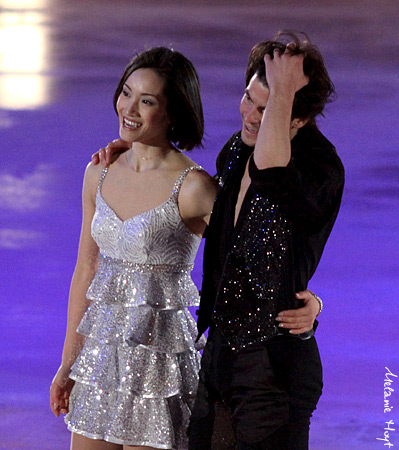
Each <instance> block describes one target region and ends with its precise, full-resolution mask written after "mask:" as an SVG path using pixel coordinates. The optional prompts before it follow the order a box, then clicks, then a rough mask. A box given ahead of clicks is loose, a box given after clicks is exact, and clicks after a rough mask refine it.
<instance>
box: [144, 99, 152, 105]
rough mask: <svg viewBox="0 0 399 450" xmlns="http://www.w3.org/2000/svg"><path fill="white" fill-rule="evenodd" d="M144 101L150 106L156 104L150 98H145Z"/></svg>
mask: <svg viewBox="0 0 399 450" xmlns="http://www.w3.org/2000/svg"><path fill="white" fill-rule="evenodd" d="M143 103H144V104H145V105H149V106H153V105H154V103H153V102H152V101H150V100H145V99H144V100H143Z"/></svg>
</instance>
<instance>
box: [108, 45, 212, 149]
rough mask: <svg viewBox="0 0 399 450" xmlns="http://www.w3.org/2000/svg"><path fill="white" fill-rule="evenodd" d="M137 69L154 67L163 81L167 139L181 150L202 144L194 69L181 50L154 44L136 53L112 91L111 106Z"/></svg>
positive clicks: (199, 101) (201, 127)
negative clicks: (167, 124) (166, 115)
mask: <svg viewBox="0 0 399 450" xmlns="http://www.w3.org/2000/svg"><path fill="white" fill-rule="evenodd" d="M138 69H152V70H154V71H155V72H156V73H157V74H158V75H159V76H160V77H161V78H162V79H163V80H164V83H165V88H164V94H165V96H166V98H167V111H168V116H169V119H170V123H171V125H170V127H169V131H168V139H169V140H170V141H171V142H173V143H174V144H175V145H176V146H177V147H178V148H180V149H182V150H192V149H193V148H194V147H196V146H201V145H202V138H203V135H204V115H203V111H202V103H201V96H200V85H199V79H198V75H197V72H196V70H195V68H194V66H193V64H192V63H191V61H189V60H188V59H187V58H186V57H185V56H183V55H182V54H181V53H179V52H177V51H175V50H172V49H169V48H166V47H154V48H151V49H149V50H146V51H143V52H141V53H138V54H137V55H136V56H135V57H134V58H133V59H132V60H131V61H130V63H129V64H128V66H127V67H126V69H125V72H124V74H123V76H122V78H121V80H120V81H119V84H118V87H117V88H116V91H115V94H114V108H115V111H117V109H116V104H117V101H118V98H119V96H120V94H121V92H122V89H123V85H124V84H125V82H126V80H127V79H128V78H129V77H130V75H131V74H132V73H133V72H134V71H135V70H138Z"/></svg>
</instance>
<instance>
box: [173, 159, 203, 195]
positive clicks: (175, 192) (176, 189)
mask: <svg viewBox="0 0 399 450" xmlns="http://www.w3.org/2000/svg"><path fill="white" fill-rule="evenodd" d="M193 170H204V168H203V167H201V166H197V165H195V166H190V167H187V169H184V170H183V172H182V173H181V174H180V175H179V176H178V178H177V180H176V182H175V185H174V186H173V191H172V195H171V198H173V199H174V200H177V198H178V197H179V192H180V189H181V187H182V184H183V181H184V179H185V178H186V176H187V175H188V174H189V173H190V172H192V171H193Z"/></svg>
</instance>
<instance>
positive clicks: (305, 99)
mask: <svg viewBox="0 0 399 450" xmlns="http://www.w3.org/2000/svg"><path fill="white" fill-rule="evenodd" d="M288 43H293V45H290V46H289V50H290V52H291V53H292V54H293V55H298V54H303V55H304V60H303V71H304V73H305V75H307V76H308V77H309V83H308V84H307V85H306V86H304V87H303V88H302V89H300V90H299V91H298V92H297V93H296V94H295V98H294V105H293V108H292V119H295V118H298V119H309V122H308V123H309V125H315V117H316V116H317V115H319V114H321V115H323V109H324V106H325V104H326V103H329V102H331V101H333V100H334V99H335V88H334V85H333V83H332V81H331V79H330V76H329V75H328V72H327V69H326V67H325V65H324V61H323V57H322V55H321V53H320V52H319V50H318V49H317V48H316V47H315V46H314V45H313V44H311V42H310V40H309V38H308V36H307V35H306V33H295V32H293V31H280V32H278V33H277V35H276V36H275V37H274V38H273V39H272V40H271V41H264V42H259V43H258V44H256V45H255V46H254V47H253V48H252V50H251V53H250V54H249V62H248V67H247V73H246V85H247V86H248V84H249V82H250V81H251V78H252V77H253V76H254V75H255V74H256V75H257V76H258V78H259V79H260V81H261V82H262V83H263V84H265V86H267V80H266V70H265V63H264V60H263V58H264V56H265V55H266V54H269V55H270V56H271V57H273V52H274V50H275V49H277V50H279V51H280V52H281V53H283V52H284V51H285V50H286V48H287V44H288Z"/></svg>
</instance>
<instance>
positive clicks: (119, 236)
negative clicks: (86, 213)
mask: <svg viewBox="0 0 399 450" xmlns="http://www.w3.org/2000/svg"><path fill="white" fill-rule="evenodd" d="M195 168H197V169H198V167H190V168H188V169H186V170H185V171H184V172H183V173H182V174H181V175H180V176H179V177H178V179H177V181H176V183H175V185H174V187H173V190H172V194H171V196H170V197H169V198H168V199H167V200H166V201H165V202H164V203H162V204H161V205H159V206H156V207H155V208H152V209H150V210H149V211H145V212H143V213H141V214H138V215H136V216H133V217H131V218H129V219H127V220H121V219H120V218H119V217H118V216H117V215H116V213H115V212H114V210H113V209H112V208H111V207H110V206H109V205H108V204H107V203H106V201H105V200H104V198H103V196H102V194H101V187H102V183H103V181H104V178H105V176H106V174H107V170H108V169H104V171H103V172H102V174H101V178H100V183H99V186H98V189H97V195H96V212H95V214H94V218H93V222H92V227H91V229H92V236H93V238H94V240H95V241H96V242H97V245H98V246H99V248H100V253H101V254H102V255H104V256H109V257H112V258H117V259H122V260H125V261H131V262H135V263H140V264H193V263H194V258H195V255H196V253H197V250H198V245H199V242H200V238H198V237H197V236H196V235H194V234H193V233H192V232H191V231H190V230H189V229H188V228H187V227H186V225H185V224H184V222H183V221H182V220H181V217H180V212H179V207H178V195H179V191H180V188H181V185H182V183H183V181H184V179H185V177H186V175H187V174H188V173H189V172H190V171H192V170H194V169H195Z"/></svg>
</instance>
